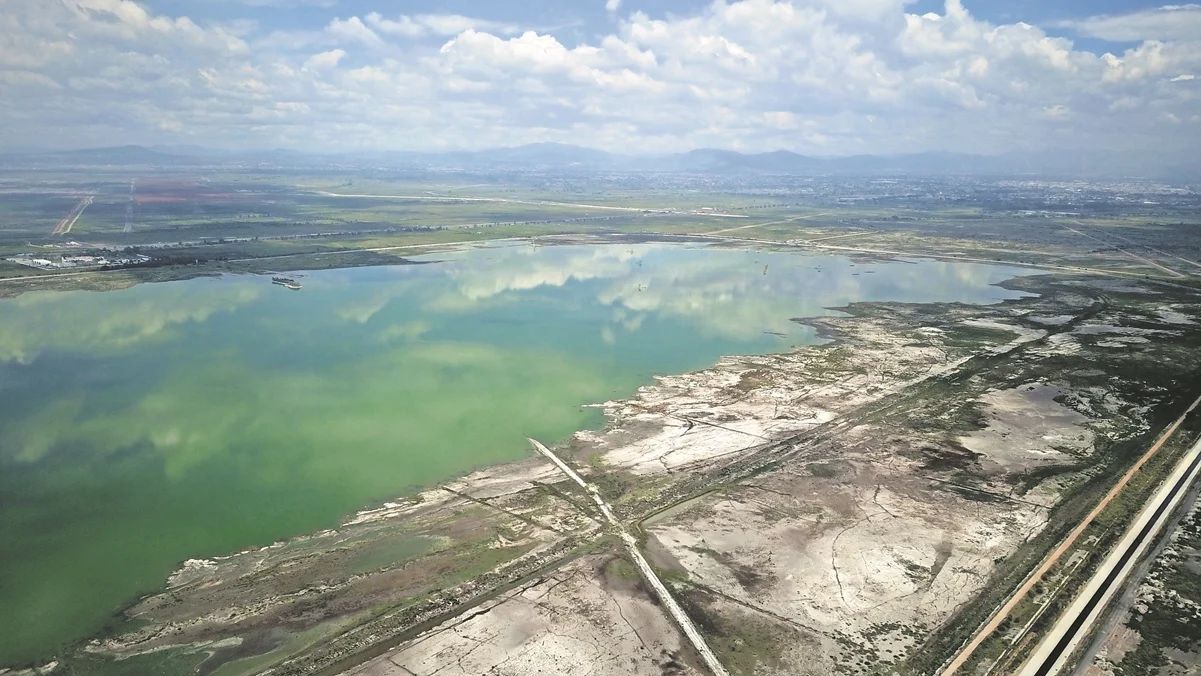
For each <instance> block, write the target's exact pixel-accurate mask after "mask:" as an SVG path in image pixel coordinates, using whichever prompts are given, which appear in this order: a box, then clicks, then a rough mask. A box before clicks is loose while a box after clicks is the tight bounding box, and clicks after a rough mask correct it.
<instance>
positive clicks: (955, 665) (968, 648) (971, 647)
mask: <svg viewBox="0 0 1201 676" xmlns="http://www.w3.org/2000/svg"><path fill="white" fill-rule="evenodd" d="M1198 405H1201V397H1198V398H1197V399H1196V400H1194V401H1193V403H1192V404H1191V405H1190V406H1189V407H1188V409H1186V410H1185V411H1184V413H1182V414H1181V415H1180V417H1179V418H1177V419H1176V420H1175V421H1174V422H1173V423H1172V424H1171V425H1169V426H1168V427H1167V429H1165V430H1164V431H1163V433H1162V434H1160V435H1159V438H1158V439H1156V441H1155V443H1154V444H1152V445H1151V448H1149V449H1147V452H1146V453H1144V454H1143V455H1142V456H1141V457H1139V459H1138V460H1137V461H1136V462H1135V463H1134V465H1133V466H1131V468H1130V469H1128V470H1126V473H1125V474H1123V475H1122V478H1120V479H1118V481H1117V483H1116V484H1114V485H1113V488H1110V489H1109V492H1108V493H1106V494H1105V496H1104V497H1103V498H1101V500H1100V501H1099V502H1098V503H1097V505H1096V506H1095V507H1093V509H1092V511H1090V512H1089V513H1088V515H1087V516H1085V517H1084V519H1082V520H1081V521H1080V523H1079V524H1077V525H1076V527H1075V528H1073V529H1072V531H1071V532H1070V533H1068V535H1067V537H1066V538H1064V540H1063V541H1062V542H1060V543H1059V546H1057V547H1056V548H1055V549H1053V550H1052V551H1051V553H1050V554H1048V555H1047V556H1046V558H1044V559H1043V561H1042V563H1041V564H1039V566H1038V568H1035V569H1034V571H1033V572H1031V573H1030V575H1029V576H1027V577H1026V580H1025V581H1024V582H1023V583H1022V585H1021V586H1020V587H1018V588H1017V590H1016V591H1014V593H1013V595H1011V596H1010V597H1009V599H1008V600H1007V601H1006V602H1005V603H1004V604H1003V605H1002V606H1001V607H1000V608H999V609H998V610H997V612H996V613H994V614H993V616H992V617H990V618H989V619H988V622H986V623H985V624H984V626H982V627H981V628H980V629H979V630H978V631H977V632H976V634H975V635H974V636H973V637H972V638H971V640H969V641H968V642H967V643H966V644H965V645H964V646H963V648H962V649H960V651H959V654H957V655H955V657H954V658H953V659H952V660H951V662H950V663H949V664H948V665H947V667H946V668H945V669H943V671H942V674H943V676H950V674H954V673H955V672H957V671H959V669H961V668H962V667H963V665H964V664H966V663H967V661H968V660H969V659H970V658H971V656H972V655H973V654H974V653H975V651H976V649H977V648H979V647H980V644H981V643H984V641H985V640H986V639H988V637H990V636H992V634H993V633H994V632H995V631H996V630H997V627H999V626H1000V625H1001V623H1002V622H1004V621H1005V619H1006V618H1008V617H1009V614H1010V613H1011V612H1013V609H1014V608H1015V607H1016V606H1017V605H1018V603H1020V602H1021V601H1022V600H1023V599H1025V598H1026V596H1027V595H1029V593H1030V591H1031V590H1032V589H1034V587H1035V585H1037V584H1038V582H1039V581H1040V580H1042V578H1043V576H1044V575H1046V574H1047V571H1049V570H1050V569H1051V568H1052V567H1053V566H1054V565H1055V564H1056V563H1058V562H1059V559H1060V558H1061V557H1062V556H1063V555H1064V554H1065V553H1066V552H1067V551H1068V550H1070V549H1071V548H1072V546H1073V545H1075V544H1076V541H1077V540H1078V539H1079V538H1080V536H1081V534H1083V533H1084V530H1085V529H1086V528H1088V526H1089V524H1091V523H1092V522H1093V520H1094V519H1096V518H1097V515H1099V514H1100V513H1101V512H1102V511H1104V509H1105V508H1106V507H1107V506H1108V505H1109V503H1110V502H1111V501H1112V500H1113V499H1114V498H1115V497H1116V496H1117V495H1118V494H1119V493H1121V492H1122V489H1124V488H1125V487H1126V484H1127V483H1129V482H1130V479H1132V478H1133V477H1134V475H1135V474H1136V473H1137V472H1138V471H1139V470H1140V469H1142V467H1143V465H1145V464H1147V461H1148V460H1150V459H1151V458H1153V457H1155V455H1156V454H1157V453H1159V450H1160V449H1161V448H1163V445H1164V443H1166V442H1167V440H1168V439H1170V438H1171V437H1172V435H1173V434H1175V433H1176V430H1177V429H1178V428H1179V427H1180V425H1181V424H1182V423H1183V422H1184V419H1185V417H1187V416H1188V415H1189V414H1190V413H1192V412H1193V409H1195V408H1197V406H1198Z"/></svg>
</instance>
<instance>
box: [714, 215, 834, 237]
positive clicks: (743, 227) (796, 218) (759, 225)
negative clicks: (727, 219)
mask: <svg viewBox="0 0 1201 676" xmlns="http://www.w3.org/2000/svg"><path fill="white" fill-rule="evenodd" d="M723 215H724V214H723ZM829 215H830V212H829V211H823V212H821V213H820V214H805V215H804V216H793V217H792V218H782V219H780V220H778V221H767V222H766V223H751V224H750V225H736V226H734V227H732V228H722V229H721V230H710V231H709V232H702V233H698V234H701V235H720V234H722V233H726V232H734V231H735V230H746V229H748V228H762V227H764V226H768V225H779V224H781V223H793V222H796V221H803V220H805V219H807V218H817V217H818V216H829Z"/></svg>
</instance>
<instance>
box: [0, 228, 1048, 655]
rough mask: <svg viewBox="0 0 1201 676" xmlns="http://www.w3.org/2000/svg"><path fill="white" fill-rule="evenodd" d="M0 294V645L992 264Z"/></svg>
mask: <svg viewBox="0 0 1201 676" xmlns="http://www.w3.org/2000/svg"><path fill="white" fill-rule="evenodd" d="M420 260H426V261H436V262H433V263H430V264H427V265H406V266H396V267H377V268H359V269H349V270H329V271H322V272H312V273H305V274H304V275H303V276H302V277H301V281H302V282H303V284H304V290H303V291H299V292H293V291H288V290H286V289H284V288H282V287H279V286H273V285H271V284H270V283H269V280H268V279H267V278H265V277H259V276H227V277H221V278H204V279H194V280H189V281H181V282H168V283H160V284H143V285H140V286H136V287H134V288H131V289H127V290H122V291H110V292H105V293H94V292H62V293H32V294H26V295H23V296H19V297H17V298H14V299H8V300H3V301H0V608H3V609H4V611H3V612H0V665H3V664H6V663H13V662H16V661H23V660H30V659H35V658H40V657H43V656H46V655H49V654H52V653H53V652H54V651H55V650H57V649H59V648H61V647H62V646H63V645H65V644H67V643H69V642H72V641H75V640H78V639H80V638H82V637H84V636H87V635H89V634H92V633H94V632H96V631H98V630H100V629H101V628H102V627H103V625H104V623H105V622H106V621H107V620H108V619H109V618H110V617H111V616H112V614H113V612H114V611H115V610H117V609H118V608H119V607H120V606H121V605H123V604H124V603H127V602H129V601H130V600H131V599H133V598H135V597H136V596H137V595H139V594H141V593H145V592H149V591H153V590H154V589H155V588H157V587H158V586H159V585H160V584H161V583H162V581H163V579H164V578H165V576H166V575H167V574H169V573H170V572H171V571H172V570H173V569H174V568H175V567H176V565H177V564H178V563H179V562H180V561H182V560H183V559H186V558H189V557H194V556H207V555H216V554H223V553H229V552H233V551H236V550H239V549H242V548H246V547H250V546H255V545H262V544H266V543H269V542H272V541H274V540H277V539H280V538H285V537H288V536H291V535H297V534H301V533H305V532H309V531H313V530H318V529H321V528H325V527H329V526H332V525H335V524H337V523H338V522H339V519H340V517H343V516H345V515H347V514H349V513H352V512H353V511H355V510H356V509H359V508H361V507H363V506H365V505H368V504H370V503H372V502H375V501H379V500H382V499H386V498H390V497H394V496H397V495H401V494H404V493H406V492H410V491H412V490H414V489H416V488H419V487H422V486H425V485H428V484H431V483H434V482H437V481H440V480H444V479H447V478H449V477H452V476H454V475H457V474H461V473H463V472H466V471H468V470H470V469H472V468H475V467H479V466H481V465H487V464H491V463H496V462H500V461H505V460H511V459H514V458H519V457H522V456H523V455H525V454H527V453H528V452H529V451H528V448H527V445H526V442H525V438H526V437H527V436H533V437H537V438H541V439H544V440H547V441H554V440H558V439H562V438H564V437H566V436H567V435H568V434H570V433H571V432H572V431H574V430H576V429H579V428H581V427H586V426H596V425H599V424H601V422H602V421H601V420H600V419H599V417H598V414H597V413H596V412H595V410H594V409H582V408H581V404H586V403H592V402H598V401H604V400H606V399H610V398H614V397H624V396H627V395H629V394H630V393H631V392H633V390H634V389H635V388H636V387H637V386H638V385H640V384H642V383H645V382H647V381H648V380H649V379H650V377H651V376H652V375H653V374H658V373H677V372H684V371H688V370H693V369H697V368H702V367H705V366H707V365H709V364H711V363H713V362H714V361H715V360H716V359H717V358H718V357H720V356H721V355H726V354H739V353H762V352H771V351H779V350H785V349H788V348H789V347H791V346H794V345H802V344H807V343H812V342H815V337H814V332H813V330H812V329H810V328H808V327H804V326H800V325H798V324H796V323H794V322H791V321H789V318H791V317H809V316H814V315H819V314H828V312H829V311H827V310H825V309H824V308H826V307H830V306H837V305H842V304H845V303H848V302H852V301H858V300H893V301H965V302H978V303H988V302H995V301H998V300H1001V299H1005V298H1011V297H1015V296H1017V295H1018V294H1016V293H1014V292H1010V291H1006V290H1004V289H1002V288H1000V287H997V286H993V284H995V283H996V282H999V281H1002V280H1004V279H1007V278H1009V277H1012V276H1015V275H1018V274H1027V273H1028V271H1022V270H1018V269H1014V268H1006V267H1000V266H986V265H974V264H959V263H942V262H928V261H924V262H916V263H915V262H888V263H870V264H865V263H853V262H852V261H850V260H849V259H847V258H843V257H839V256H812V255H802V254H796V253H771V252H764V251H750V250H729V249H720V248H711V247H700V246H685V245H671V244H638V245H632V246H631V245H626V244H604V245H588V246H544V247H534V246H530V245H528V244H522V245H492V246H482V247H477V248H470V249H466V250H463V251H458V252H453V253H446V254H439V255H437V256H427V257H424V258H423V259H420Z"/></svg>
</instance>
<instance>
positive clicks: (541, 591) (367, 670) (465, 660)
mask: <svg viewBox="0 0 1201 676" xmlns="http://www.w3.org/2000/svg"><path fill="white" fill-rule="evenodd" d="M607 564H608V565H611V564H612V560H611V559H609V558H608V557H599V556H598V557H587V558H583V559H580V560H577V561H574V562H572V563H570V564H568V565H566V566H564V567H563V568H561V569H559V570H557V571H555V572H553V573H551V574H549V575H548V577H546V578H545V579H543V580H540V581H538V582H537V583H535V584H532V585H530V586H527V587H522V588H518V589H516V590H514V591H512V592H509V593H507V594H505V595H503V596H501V597H499V598H497V599H494V600H492V601H490V602H488V603H486V604H484V605H482V606H479V607H477V608H473V609H470V610H468V611H466V612H464V613H463V614H462V615H459V616H458V617H455V618H453V619H451V620H448V621H446V622H444V623H442V624H441V625H439V626H438V627H436V628H435V629H433V630H431V631H429V632H427V633H425V634H423V635H421V636H419V637H417V638H415V639H413V640H411V641H409V642H407V643H405V644H404V645H402V646H400V647H399V648H396V649H395V650H392V651H389V652H388V653H387V654H385V655H382V656H380V657H377V658H375V659H374V660H371V661H370V662H367V663H366V664H363V665H362V666H360V667H358V668H355V669H352V670H351V671H349V672H347V673H346V676H429V675H432V674H435V673H437V674H438V675H439V676H476V675H479V674H490V675H494V676H527V675H530V674H562V675H563V676H625V675H630V676H641V675H646V676H672V675H679V676H684V675H688V674H699V673H700V672H698V671H697V670H696V669H695V668H694V667H692V666H691V665H690V664H688V663H687V662H686V661H685V660H684V659H683V658H681V657H680V654H681V653H682V652H684V651H683V647H682V644H681V640H680V636H679V633H678V632H677V631H676V628H675V627H674V626H673V625H672V624H671V623H670V622H669V621H668V620H667V618H666V617H665V616H664V615H663V613H662V612H661V611H660V609H659V608H658V606H656V605H655V603H654V602H653V601H652V599H651V598H650V596H648V595H647V594H646V593H644V592H643V591H642V590H641V589H640V588H638V587H637V586H635V585H633V584H632V582H631V580H629V579H620V574H618V573H615V572H609V573H606V572H605V571H604V568H605V566H606V565H607ZM627 570H628V569H627ZM627 574H629V575H636V574H634V573H633V572H632V570H629V572H628V573H627Z"/></svg>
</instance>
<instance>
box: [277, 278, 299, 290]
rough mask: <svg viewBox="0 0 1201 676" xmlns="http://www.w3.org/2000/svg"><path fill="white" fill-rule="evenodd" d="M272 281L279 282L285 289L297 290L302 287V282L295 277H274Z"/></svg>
mask: <svg viewBox="0 0 1201 676" xmlns="http://www.w3.org/2000/svg"><path fill="white" fill-rule="evenodd" d="M271 283H272V284H279V285H280V286H282V287H284V288H285V289H292V290H293V291H297V290H299V289H300V282H298V281H296V280H295V279H292V278H291V277H272V278H271Z"/></svg>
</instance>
